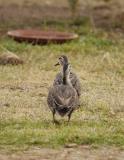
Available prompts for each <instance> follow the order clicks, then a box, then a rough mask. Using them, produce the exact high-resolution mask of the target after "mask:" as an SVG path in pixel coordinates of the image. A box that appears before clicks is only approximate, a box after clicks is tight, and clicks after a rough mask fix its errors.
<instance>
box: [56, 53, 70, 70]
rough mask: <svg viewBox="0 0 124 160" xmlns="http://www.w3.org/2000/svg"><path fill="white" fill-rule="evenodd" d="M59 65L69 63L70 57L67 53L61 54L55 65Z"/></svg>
mask: <svg viewBox="0 0 124 160" xmlns="http://www.w3.org/2000/svg"><path fill="white" fill-rule="evenodd" d="M58 65H61V66H62V67H64V66H66V65H68V58H67V57H66V56H65V55H62V56H60V57H59V58H58V62H57V63H56V64H55V66H58Z"/></svg>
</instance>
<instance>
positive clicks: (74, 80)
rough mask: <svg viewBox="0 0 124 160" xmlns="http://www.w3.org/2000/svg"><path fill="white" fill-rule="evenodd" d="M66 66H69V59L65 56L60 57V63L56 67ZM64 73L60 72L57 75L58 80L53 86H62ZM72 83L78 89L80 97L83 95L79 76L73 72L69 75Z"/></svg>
mask: <svg viewBox="0 0 124 160" xmlns="http://www.w3.org/2000/svg"><path fill="white" fill-rule="evenodd" d="M65 64H68V58H67V57H66V56H65V55H62V56H60V57H59V60H58V63H56V64H55V66H58V65H61V66H62V68H63V66H64V65H65ZM62 74H63V73H62V72H60V73H58V74H57V75H56V78H55V80H54V83H53V85H60V84H62V83H63V75H62ZM69 78H70V81H71V84H72V86H73V87H74V88H75V89H76V91H77V94H78V96H79V97H80V95H81V85H80V81H79V79H78V78H77V75H76V74H75V73H73V72H70V75H69Z"/></svg>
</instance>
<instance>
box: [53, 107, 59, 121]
mask: <svg viewBox="0 0 124 160" xmlns="http://www.w3.org/2000/svg"><path fill="white" fill-rule="evenodd" d="M55 113H56V111H55V110H54V111H53V123H55V124H59V122H58V121H57V120H56V119H55Z"/></svg>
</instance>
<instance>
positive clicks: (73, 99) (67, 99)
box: [47, 64, 79, 123]
mask: <svg viewBox="0 0 124 160" xmlns="http://www.w3.org/2000/svg"><path fill="white" fill-rule="evenodd" d="M69 76H70V64H64V65H63V77H62V80H63V82H62V83H61V84H58V85H54V86H52V87H51V88H50V90H49V93H48V97H47V103H48V106H49V108H50V110H51V111H52V114H53V122H55V123H58V121H56V119H55V114H56V113H58V114H59V115H60V116H62V117H63V116H65V115H67V116H68V122H69V121H70V118H71V114H72V112H73V111H74V110H75V109H76V108H77V107H78V104H79V97H78V95H77V92H76V90H75V89H74V88H73V86H72V84H71V82H70V78H69Z"/></svg>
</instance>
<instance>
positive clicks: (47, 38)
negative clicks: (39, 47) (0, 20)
mask: <svg viewBox="0 0 124 160" xmlns="http://www.w3.org/2000/svg"><path fill="white" fill-rule="evenodd" d="M7 35H8V36H9V37H11V38H13V39H14V40H16V41H18V42H23V41H25V42H30V43H32V44H47V43H50V42H52V43H60V44H61V43H64V42H66V41H70V40H73V39H76V38H78V35H77V34H74V33H68V32H59V31H42V30H34V29H28V30H13V31H8V32H7Z"/></svg>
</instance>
